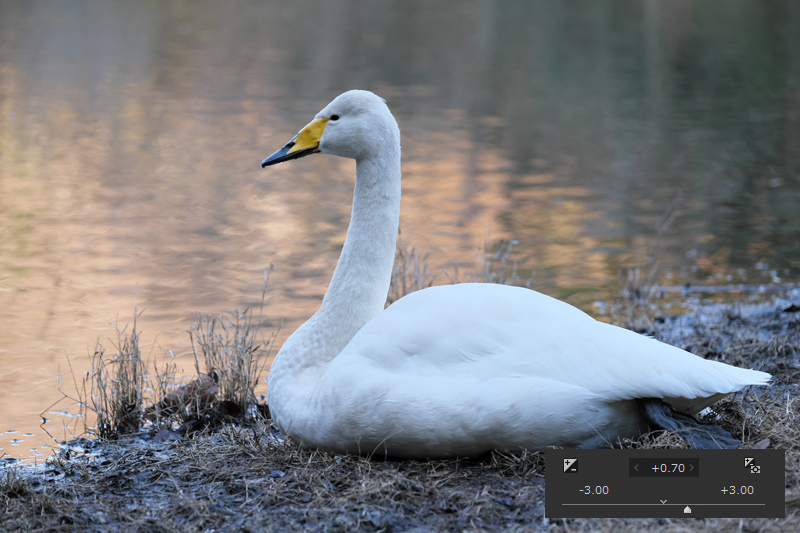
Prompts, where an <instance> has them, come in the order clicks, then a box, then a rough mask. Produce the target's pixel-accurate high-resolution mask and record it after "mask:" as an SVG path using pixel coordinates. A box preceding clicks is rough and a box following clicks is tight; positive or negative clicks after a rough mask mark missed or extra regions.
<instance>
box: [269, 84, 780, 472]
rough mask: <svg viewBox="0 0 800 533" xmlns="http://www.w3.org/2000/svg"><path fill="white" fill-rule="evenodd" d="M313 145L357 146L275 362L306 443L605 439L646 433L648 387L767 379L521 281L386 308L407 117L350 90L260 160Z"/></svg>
mask: <svg viewBox="0 0 800 533" xmlns="http://www.w3.org/2000/svg"><path fill="white" fill-rule="evenodd" d="M314 152H322V153H331V154H334V155H342V156H345V157H351V158H354V159H356V161H357V166H356V169H357V177H356V186H355V193H354V200H353V214H352V218H351V222H350V227H349V229H348V234H347V239H346V240H345V244H344V248H343V249H342V254H341V257H340V259H339V263H338V265H337V267H336V270H335V272H334V274H333V279H332V280H331V284H330V286H329V288H328V291H327V293H326V295H325V298H324V299H323V303H322V306H321V307H320V309H319V311H317V313H316V314H314V316H312V317H311V319H309V320H308V322H306V323H305V324H303V325H302V326H301V327H300V328H298V330H297V331H296V332H295V333H294V334H293V335H292V336H291V337H290V338H289V339H288V340H287V341H286V343H285V344H284V345H283V347H282V348H281V350H280V351H279V352H278V355H277V356H276V358H275V362H274V363H273V365H272V368H271V369H270V374H269V389H268V401H269V406H270V412H271V413H272V416H273V419H274V420H275V422H276V423H277V425H278V426H279V427H280V428H281V430H283V431H284V432H285V433H287V434H289V435H292V436H293V437H295V438H297V439H298V440H299V441H300V443H301V444H303V445H304V446H306V447H311V448H320V449H323V450H328V451H334V452H341V453H376V452H377V453H379V454H381V455H383V454H388V455H392V456H399V457H422V458H424V457H447V456H457V455H458V456H464V455H477V454H480V453H484V452H487V451H489V450H492V449H507V450H519V449H537V448H543V447H546V446H551V445H558V446H565V447H601V446H606V445H609V444H611V443H614V442H615V441H616V440H617V439H618V438H620V437H636V436H637V435H638V434H639V433H640V432H641V431H643V430H646V428H647V424H646V423H645V421H644V420H643V419H642V416H641V415H640V414H639V409H638V407H637V403H636V400H637V399H640V398H661V399H664V400H665V401H666V402H668V403H670V404H671V405H672V406H673V407H675V408H676V409H679V410H681V411H684V412H688V413H696V412H697V411H699V410H701V409H702V408H704V407H706V406H707V405H710V404H711V403H713V402H714V401H716V400H717V399H718V398H720V397H721V396H723V395H725V394H728V393H731V392H734V391H737V390H740V389H742V388H744V387H746V386H748V385H758V384H766V383H768V382H769V379H770V376H769V374H766V373H764V372H759V371H755V370H746V369H741V368H736V367H732V366H729V365H725V364H722V363H717V362H713V361H707V360H705V359H702V358H700V357H697V356H695V355H692V354H690V353H687V352H685V351H683V350H680V349H678V348H675V347H673V346H670V345H667V344H664V343H661V342H658V341H655V340H653V339H649V338H647V337H643V336H641V335H638V334H636V333H633V332H631V331H628V330H625V329H621V328H618V327H615V326H611V325H608V324H604V323H600V322H597V321H596V320H594V319H592V318H591V317H589V316H588V315H586V314H585V313H583V312H582V311H580V310H578V309H576V308H574V307H572V306H570V305H568V304H566V303H564V302H560V301H558V300H555V299H553V298H550V297H548V296H545V295H542V294H539V293H537V292H535V291H531V290H528V289H523V288H519V287H508V286H504V285H493V284H475V283H469V284H461V285H449V286H442V287H432V288H429V289H424V290H421V291H418V292H415V293H412V294H409V295H408V296H406V297H404V298H402V299H400V300H398V301H397V302H395V303H394V304H392V305H391V306H390V307H389V308H388V309H385V310H384V304H385V301H386V296H387V292H388V288H389V282H390V277H391V269H392V263H393V259H394V251H395V245H396V237H397V229H398V225H399V218H400V132H399V129H398V128H397V124H396V122H395V120H394V118H393V117H392V115H391V113H390V112H389V109H388V108H387V107H386V104H385V103H384V102H383V100H382V99H380V98H379V97H377V96H375V95H374V94H372V93H369V92H366V91H349V92H347V93H344V94H343V95H341V96H339V97H338V98H336V99H335V100H334V101H333V102H331V103H330V104H329V105H328V106H327V107H326V108H325V109H323V110H322V111H321V112H320V113H319V114H318V115H317V118H316V119H315V120H314V121H313V122H311V123H310V124H309V125H308V126H306V128H305V129H303V130H302V131H301V132H300V133H299V134H298V135H297V136H296V137H295V138H294V139H292V141H290V142H289V143H288V144H287V145H286V146H285V147H284V148H282V149H281V150H279V151H278V152H276V153H275V154H273V155H272V156H271V157H269V158H268V159H266V160H265V161H264V163H263V165H264V166H266V165H270V164H274V163H278V162H281V161H285V160H288V159H294V158H297V157H302V156H304V155H306V154H309V153H314Z"/></svg>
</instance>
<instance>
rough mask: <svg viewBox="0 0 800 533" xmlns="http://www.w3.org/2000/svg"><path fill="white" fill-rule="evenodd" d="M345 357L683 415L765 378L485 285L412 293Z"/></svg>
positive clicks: (517, 291) (520, 292) (527, 294)
mask: <svg viewBox="0 0 800 533" xmlns="http://www.w3.org/2000/svg"><path fill="white" fill-rule="evenodd" d="M348 353H353V354H358V355H359V356H363V357H367V358H369V359H371V360H372V361H373V362H374V364H376V365H380V366H381V367H382V368H385V369H387V370H389V371H393V372H397V373H401V374H408V375H437V374H438V375H447V376H456V375H462V376H476V377H479V378H480V379H491V378H496V377H515V376H520V377H521V376H535V377H542V378H547V379H552V380H558V381H563V382H565V383H569V384H572V385H577V386H580V387H583V388H585V389H587V390H590V391H592V392H593V393H595V394H598V395H600V396H601V397H604V398H606V399H607V400H609V401H614V400H624V399H632V398H643V397H653V398H671V399H675V400H676V402H675V403H677V404H679V405H676V407H678V408H681V409H685V410H696V409H698V408H701V407H699V406H700V405H701V404H703V403H707V402H699V403H698V402H695V401H693V400H694V399H701V398H710V399H711V401H713V399H716V398H717V397H718V396H719V395H720V394H727V393H730V392H733V391H736V390H740V389H742V388H743V387H745V386H747V385H760V384H766V383H768V382H769V379H770V376H769V374H766V373H764V372H758V371H755V370H747V369H742V368H736V367H732V366H729V365H725V364H722V363H717V362H713V361H707V360H705V359H702V358H700V357H697V356H695V355H693V354H690V353H688V352H685V351H683V350H681V349H679V348H676V347H674V346H670V345H667V344H664V343H662V342H659V341H656V340H654V339H650V338H648V337H645V336H642V335H639V334H637V333H634V332H631V331H628V330H625V329H622V328H618V327H616V326H612V325H609V324H604V323H600V322H597V321H596V320H594V319H593V318H591V317H589V316H588V315H586V314H585V313H583V312H582V311H580V310H578V309H576V308H575V307H573V306H571V305H569V304H566V303H564V302H561V301H559V300H555V299H553V298H550V297H548V296H545V295H542V294H540V293H537V292H535V291H531V290H528V289H522V288H518V287H508V286H503V285H491V284H461V285H449V286H441V287H432V288H430V289H425V290H422V291H418V292H416V293H412V294H410V295H408V296H406V297H404V298H402V299H400V300H399V301H398V302H396V303H395V304H393V305H392V306H391V307H389V308H388V309H387V310H385V311H384V312H383V313H381V314H379V315H378V316H377V317H375V318H374V319H373V320H371V321H370V322H369V323H367V324H366V325H365V326H364V327H363V328H362V330H361V331H359V332H358V334H356V335H355V337H354V338H353V339H352V340H351V341H350V343H349V344H348V345H347V347H346V348H345V349H344V350H343V351H342V354H340V355H341V356H344V357H346V356H347V354H348ZM681 399H686V400H692V401H688V402H682V400H681Z"/></svg>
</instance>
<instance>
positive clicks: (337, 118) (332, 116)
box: [331, 115, 339, 120]
mask: <svg viewBox="0 0 800 533" xmlns="http://www.w3.org/2000/svg"><path fill="white" fill-rule="evenodd" d="M331 120H339V115H331Z"/></svg>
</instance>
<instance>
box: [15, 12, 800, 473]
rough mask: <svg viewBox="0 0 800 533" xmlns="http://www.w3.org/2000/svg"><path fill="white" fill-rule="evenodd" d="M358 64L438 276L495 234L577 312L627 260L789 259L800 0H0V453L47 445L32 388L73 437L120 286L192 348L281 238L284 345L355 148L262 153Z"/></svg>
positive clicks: (797, 149) (667, 271)
mask: <svg viewBox="0 0 800 533" xmlns="http://www.w3.org/2000/svg"><path fill="white" fill-rule="evenodd" d="M350 88H365V89H370V90H373V91H374V92H377V93H378V94H380V95H381V96H383V97H384V98H386V99H387V101H388V104H389V106H390V107H391V109H392V110H393V112H394V113H395V116H396V117H397V119H398V122H399V123H400V127H401V130H402V133H403V170H404V178H403V179H404V183H403V187H404V196H403V206H402V214H401V232H402V238H403V240H404V242H405V243H407V244H408V245H414V244H416V245H419V246H420V247H421V248H422V249H423V250H427V251H430V255H429V264H430V267H431V270H432V271H433V272H434V273H438V278H437V279H438V282H442V283H444V282H446V280H447V276H446V275H445V274H443V273H442V270H441V269H442V268H447V269H448V272H451V273H452V272H453V271H454V270H455V269H456V268H459V269H460V270H461V271H463V270H464V269H466V268H467V267H468V266H469V265H471V264H473V263H474V262H475V259H476V257H477V255H478V251H479V248H480V246H481V245H482V243H483V242H484V240H486V239H487V236H488V239H489V243H490V247H493V246H495V245H497V243H499V242H501V241H503V240H505V241H508V240H511V239H515V240H516V241H518V244H517V245H516V246H515V248H514V254H513V259H514V260H515V261H517V264H518V272H519V275H520V276H521V277H523V278H528V277H529V276H531V275H533V287H534V288H536V289H538V290H540V291H542V292H545V293H548V294H551V295H553V296H556V297H559V298H562V299H566V300H567V301H569V302H571V303H573V304H575V305H578V306H579V307H581V308H583V309H586V310H588V311H592V310H593V302H595V301H598V300H608V299H609V298H611V297H613V295H614V294H616V293H617V291H618V290H619V279H620V272H621V271H623V269H626V268H635V267H641V268H643V269H644V272H650V271H651V270H652V269H653V268H654V267H655V270H652V271H653V272H654V277H653V280H654V281H655V282H657V283H661V284H671V285H680V284H684V283H687V282H691V283H694V284H704V285H708V284H715V285H719V284H732V283H748V284H755V285H760V284H764V283H766V284H784V283H792V282H796V281H797V280H798V278H800V275H798V274H800V217H798V213H799V212H800V210H798V205H800V2H796V1H795V0H782V1H781V0H773V1H763V2H760V1H759V2H755V1H749V0H718V1H707V0H705V1H691V0H682V1H672V0H670V1H658V0H645V1H641V2H635V1H631V0H627V1H609V2H595V1H591V0H585V1H572V2H550V1H545V0H542V1H531V2H506V1H500V0H476V1H472V2H468V1H462V0H453V1H441V2H435V3H432V2H423V1H409V2H390V1H366V0H361V1H357V0H339V1H326V2H322V1H319V2H315V1H310V0H306V1H298V2H292V3H288V4H287V3H285V2H264V1H250V2H210V1H208V2H181V1H175V2H157V1H151V2H109V1H100V0H97V1H78V0H72V1H66V0H64V1H52V2H44V1H29V2H19V1H5V0H0V433H3V434H2V435H0V455H2V454H8V456H10V457H15V458H23V457H30V456H33V455H35V454H37V453H43V448H42V446H43V445H45V444H48V443H52V440H50V439H49V438H48V437H47V436H46V435H45V434H44V432H43V431H42V430H41V429H40V428H39V420H40V417H39V415H40V413H43V412H44V413H45V414H46V416H47V417H48V418H53V419H54V420H55V421H51V422H50V423H49V424H48V425H47V426H46V427H48V428H49V430H50V431H51V433H53V434H54V436H56V437H64V436H65V435H66V436H69V433H70V432H69V431H65V430H64V429H62V425H61V421H60V418H59V417H58V416H57V415H54V414H49V411H53V410H73V411H74V410H75V408H74V405H70V404H69V402H66V403H64V404H60V405H59V406H56V407H53V408H51V407H49V406H50V404H52V403H53V402H54V401H56V400H57V399H58V398H59V397H60V393H59V391H58V376H59V375H60V374H64V372H65V371H66V370H67V358H66V357H67V356H69V357H70V358H71V361H72V364H73V366H74V368H75V371H76V373H78V374H80V373H81V372H82V371H83V370H84V369H85V368H86V367H87V363H88V359H87V353H88V352H89V350H91V349H92V347H93V346H94V343H95V341H96V340H98V339H100V340H101V342H102V343H103V344H104V345H105V346H106V347H107V348H110V349H113V348H112V347H111V343H110V342H109V341H108V340H107V338H108V337H109V336H110V335H111V333H112V332H113V329H112V328H111V326H110V325H109V323H110V322H114V321H116V320H117V317H119V323H120V325H123V324H125V323H126V322H128V321H130V320H131V318H132V315H133V309H134V301H136V303H137V304H138V306H139V309H140V310H142V311H143V314H142V316H141V318H140V323H139V326H140V329H141V330H142V331H143V333H142V344H143V345H144V347H145V348H144V349H145V353H147V354H153V355H156V356H159V357H161V356H162V355H163V354H164V353H165V351H166V350H172V351H173V352H174V354H175V356H176V357H177V360H178V362H179V365H180V366H181V367H182V368H185V369H186V370H187V372H192V367H193V363H192V361H193V360H192V358H191V357H189V353H190V345H189V340H188V335H187V334H186V330H187V329H188V328H189V327H190V326H191V324H192V323H193V321H194V317H195V312H196V311H201V312H205V313H220V312H224V311H228V310H230V309H232V308H234V307H239V308H244V307H246V306H248V305H254V304H257V303H258V302H259V301H260V298H261V284H262V279H263V272H264V269H265V268H267V267H268V266H269V265H270V264H273V265H274V266H275V270H274V272H273V275H272V277H271V280H270V287H269V290H268V292H267V300H266V307H265V310H264V314H265V316H266V320H267V323H268V327H271V328H276V327H277V326H278V324H280V323H281V321H283V324H284V327H283V329H282V331H281V334H280V338H279V341H278V344H280V342H281V341H282V339H284V338H285V337H286V335H288V334H289V333H291V331H293V330H294V329H295V328H296V327H297V326H298V325H299V324H300V323H302V321H303V320H305V319H306V318H308V317H309V316H310V315H311V314H312V313H313V312H314V310H315V309H316V308H317V306H318V305H319V302H320V299H321V297H322V295H323V294H324V292H325V288H326V286H327V283H328V281H329V277H330V275H331V273H332V271H333V268H334V266H335V263H336V259H337V257H338V253H339V250H340V248H341V244H342V242H343V240H344V237H345V235H346V229H347V223H348V219H349V212H350V203H351V200H352V197H351V194H352V187H353V172H354V168H355V165H354V163H353V162H352V161H347V160H343V159H339V158H331V157H323V156H314V157H309V158H305V159H303V160H301V161H295V162H292V163H289V164H285V165H280V166H278V167H272V168H269V169H266V170H262V169H261V168H260V162H261V160H262V159H263V158H264V157H266V156H267V155H269V154H271V153H272V152H273V151H274V150H276V149H277V148H279V147H280V146H282V145H283V144H284V143H285V142H286V141H288V140H289V138H291V136H292V135H294V134H295V133H296V132H297V131H298V130H299V129H300V128H301V127H302V126H303V125H305V124H306V123H307V122H308V121H309V120H310V119H311V118H312V117H313V116H314V114H316V112H317V111H318V110H319V109H321V108H322V107H323V106H324V105H325V104H326V103H327V102H328V101H329V100H331V99H332V98H333V97H335V96H336V95H337V94H339V93H340V92H343V91H344V90H347V89H350ZM67 379H71V378H67ZM66 390H67V391H68V392H71V389H70V386H67V387H66ZM10 431H15V432H16V433H6V432H10ZM8 456H7V457H8ZM39 457H43V455H39Z"/></svg>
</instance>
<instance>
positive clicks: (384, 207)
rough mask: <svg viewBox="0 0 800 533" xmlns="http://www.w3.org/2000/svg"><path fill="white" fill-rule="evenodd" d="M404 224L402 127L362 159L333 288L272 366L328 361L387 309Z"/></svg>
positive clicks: (299, 366)
mask: <svg viewBox="0 0 800 533" xmlns="http://www.w3.org/2000/svg"><path fill="white" fill-rule="evenodd" d="M399 224H400V139H399V132H398V138H397V139H396V142H392V143H386V145H384V146H383V149H382V150H379V151H377V153H375V154H373V155H372V156H369V157H365V158H363V159H360V160H357V162H356V186H355V192H354V196H353V212H352V215H351V218H350V226H349V228H348V230H347V238H346V239H345V242H344V248H342V254H341V256H340V257H339V263H338V264H337V266H336V270H335V271H334V273H333V278H332V279H331V283H330V285H329V286H328V291H327V293H326V294H325V298H324V299H323V301H322V305H321V307H320V308H319V310H318V311H317V312H316V313H315V314H314V316H312V317H311V318H310V319H309V320H308V322H306V323H305V324H303V325H302V326H301V327H300V328H299V329H298V330H297V331H296V332H295V333H294V334H293V335H292V336H291V337H290V338H289V339H288V340H287V341H286V343H285V344H284V346H283V348H282V349H281V351H280V352H279V353H278V356H277V357H276V361H275V363H274V364H273V371H272V372H275V370H276V365H277V368H280V367H281V366H283V365H286V367H285V369H286V370H287V371H288V373H294V372H296V371H297V370H300V369H302V368H317V369H319V368H322V367H324V365H326V364H327V363H329V362H330V361H331V360H332V359H333V358H334V357H336V355H338V354H339V352H341V351H342V349H343V348H344V347H345V345H346V344H347V343H348V342H350V339H352V338H353V335H355V334H356V333H357V332H358V330H360V329H361V328H362V327H363V326H364V324H366V323H367V322H368V321H369V320H370V319H372V318H373V317H374V316H375V315H377V314H378V313H380V312H381V311H383V309H384V306H385V304H386V295H387V293H388V291H389V283H390V281H391V276H392V264H393V263H394V254H395V249H396V246H397V230H398V227H399ZM272 372H271V374H270V377H272V375H273V373H272ZM270 383H271V381H270ZM270 386H272V385H270Z"/></svg>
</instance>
